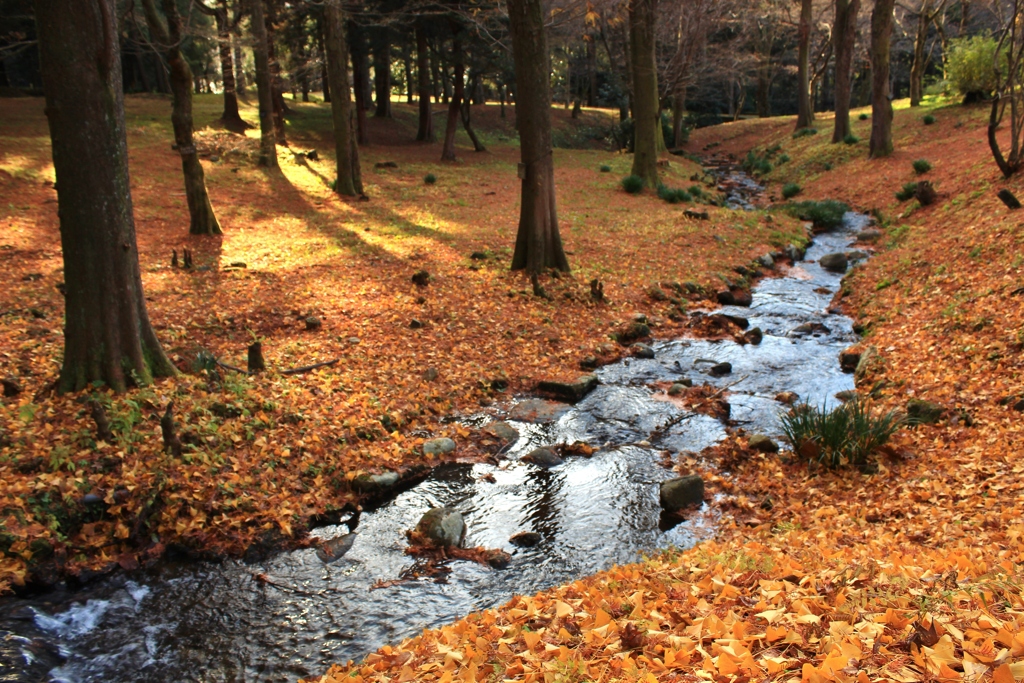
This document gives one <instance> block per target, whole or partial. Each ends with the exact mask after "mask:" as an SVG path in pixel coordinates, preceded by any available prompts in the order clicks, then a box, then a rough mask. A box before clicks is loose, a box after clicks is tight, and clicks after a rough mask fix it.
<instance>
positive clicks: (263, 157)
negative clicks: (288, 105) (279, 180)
mask: <svg viewBox="0 0 1024 683" xmlns="http://www.w3.org/2000/svg"><path fill="white" fill-rule="evenodd" d="M249 23H250V27H251V29H252V42H253V45H252V55H253V61H255V62H256V92H257V94H258V96H259V103H260V159H259V164H260V166H266V167H267V168H277V167H278V166H277V136H276V135H275V134H274V102H273V99H274V97H273V93H272V92H271V79H270V58H269V57H268V55H267V27H266V23H265V22H264V19H263V0H249Z"/></svg>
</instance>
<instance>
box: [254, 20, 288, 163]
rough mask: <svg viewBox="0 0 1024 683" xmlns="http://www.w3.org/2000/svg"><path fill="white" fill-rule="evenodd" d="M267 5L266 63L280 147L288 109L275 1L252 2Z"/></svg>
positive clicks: (282, 141) (283, 138)
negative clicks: (279, 48) (278, 42)
mask: <svg viewBox="0 0 1024 683" xmlns="http://www.w3.org/2000/svg"><path fill="white" fill-rule="evenodd" d="M254 1H256V2H264V1H265V2H266V3H267V14H266V17H265V18H264V27H265V28H266V34H267V63H268V64H269V65H270V95H271V104H272V105H273V108H274V109H273V114H274V135H275V136H276V137H277V141H278V142H279V143H280V144H282V145H287V144H288V143H287V142H286V137H285V129H284V115H285V113H286V112H287V109H288V107H287V106H286V105H285V103H284V79H282V78H281V63H280V62H279V61H278V59H277V45H276V38H275V36H276V35H277V3H276V0H254Z"/></svg>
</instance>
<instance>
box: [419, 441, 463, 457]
mask: <svg viewBox="0 0 1024 683" xmlns="http://www.w3.org/2000/svg"><path fill="white" fill-rule="evenodd" d="M454 450H455V442H454V441H452V440H451V439H449V438H448V437H442V438H440V439H430V440H429V441H424V442H423V455H444V454H446V453H451V452H452V451H454Z"/></svg>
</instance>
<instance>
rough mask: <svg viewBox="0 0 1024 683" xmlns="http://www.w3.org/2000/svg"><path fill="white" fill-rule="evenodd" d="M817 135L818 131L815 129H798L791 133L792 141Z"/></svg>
mask: <svg viewBox="0 0 1024 683" xmlns="http://www.w3.org/2000/svg"><path fill="white" fill-rule="evenodd" d="M817 134H818V129H817V128H798V129H796V130H795V131H793V139H794V140H795V139H797V138H805V137H807V136H808V135H817Z"/></svg>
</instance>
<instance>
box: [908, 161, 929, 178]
mask: <svg viewBox="0 0 1024 683" xmlns="http://www.w3.org/2000/svg"><path fill="white" fill-rule="evenodd" d="M912 165H913V167H914V172H915V173H917V175H921V174H922V173H927V172H928V171H930V170H932V165H931V164H930V163H929V162H928V160H927V159H916V160H915V161H914V163H913V164H912Z"/></svg>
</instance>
